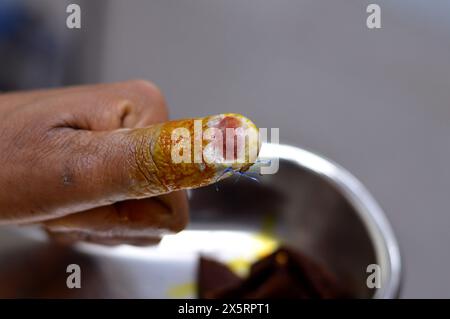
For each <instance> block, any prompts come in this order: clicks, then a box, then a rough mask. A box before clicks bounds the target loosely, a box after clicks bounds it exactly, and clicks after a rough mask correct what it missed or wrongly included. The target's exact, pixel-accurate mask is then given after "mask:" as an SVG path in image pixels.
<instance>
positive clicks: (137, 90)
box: [46, 80, 168, 131]
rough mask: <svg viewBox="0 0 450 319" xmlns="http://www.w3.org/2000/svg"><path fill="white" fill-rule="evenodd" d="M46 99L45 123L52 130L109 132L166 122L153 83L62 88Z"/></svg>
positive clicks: (163, 109)
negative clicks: (61, 90)
mask: <svg viewBox="0 0 450 319" xmlns="http://www.w3.org/2000/svg"><path fill="white" fill-rule="evenodd" d="M65 90H66V91H65V93H64V94H57V95H49V96H47V101H46V105H51V107H47V109H48V112H49V113H50V114H49V115H48V117H47V121H48V122H49V123H52V127H55V128H73V129H83V130H90V131H109V130H114V129H118V128H135V127H143V126H148V125H151V124H155V123H160V122H164V121H167V120H168V111H167V105H166V103H165V99H164V96H163V95H162V94H161V91H160V90H159V88H158V87H156V86H155V85H154V84H153V83H151V82H148V81H143V80H133V81H126V82H118V83H111V84H103V85H95V86H92V87H91V86H89V87H82V88H79V89H76V88H73V89H65Z"/></svg>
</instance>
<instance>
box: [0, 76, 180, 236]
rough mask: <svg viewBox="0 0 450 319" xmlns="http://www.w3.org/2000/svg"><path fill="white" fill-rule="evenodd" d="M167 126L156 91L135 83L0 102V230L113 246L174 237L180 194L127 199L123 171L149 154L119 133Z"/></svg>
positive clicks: (7, 97) (21, 95)
mask: <svg viewBox="0 0 450 319" xmlns="http://www.w3.org/2000/svg"><path fill="white" fill-rule="evenodd" d="M167 120H168V112H167V107H166V103H165V101H164V98H163V96H162V94H161V92H160V90H159V89H158V88H157V87H156V86H155V85H153V84H152V83H150V82H147V81H143V80H135V81H127V82H121V83H112V84H98V85H87V86H78V87H69V88H61V89H50V90H38V91H30V92H17V93H6V94H0V163H1V165H2V167H1V168H0V224H28V223H39V224H42V225H44V226H45V227H46V229H48V231H49V233H50V234H51V236H52V237H54V238H55V239H57V240H60V241H68V242H72V241H76V240H85V241H93V242H96V243H102V244H111V245H115V244H123V243H126V244H134V245H148V244H154V243H157V242H158V241H159V238H160V236H161V235H162V234H164V233H170V232H177V231H180V230H181V229H183V228H184V227H185V225H186V223H187V220H188V205H187V200H186V194H185V192H184V191H183V190H181V191H176V192H172V193H170V194H163V195H160V196H154V197H151V198H143V197H145V196H142V194H143V193H140V194H139V195H138V194H133V193H132V192H130V191H129V189H130V185H131V184H132V183H133V181H132V178H131V177H130V176H131V175H130V171H132V170H134V171H135V170H136V169H139V170H144V172H145V169H146V167H141V166H143V165H142V164H141V163H139V161H137V160H136V154H135V152H136V150H137V149H139V147H147V145H141V144H145V142H143V141H145V140H146V139H145V138H144V139H140V140H136V139H133V138H130V136H132V134H126V133H127V132H130V131H129V129H134V128H141V127H146V126H149V125H152V124H155V123H160V122H165V121H167ZM122 129H126V130H122ZM150 134H151V132H149V136H148V140H151V136H150ZM144 194H145V192H144Z"/></svg>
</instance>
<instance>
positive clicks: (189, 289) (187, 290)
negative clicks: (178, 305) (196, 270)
mask: <svg viewBox="0 0 450 319" xmlns="http://www.w3.org/2000/svg"><path fill="white" fill-rule="evenodd" d="M196 292H197V285H196V284H195V283H194V282H186V283H183V284H181V285H175V286H173V287H171V288H169V290H168V291H167V295H168V296H169V297H170V298H186V297H189V296H192V297H194V296H195V294H196Z"/></svg>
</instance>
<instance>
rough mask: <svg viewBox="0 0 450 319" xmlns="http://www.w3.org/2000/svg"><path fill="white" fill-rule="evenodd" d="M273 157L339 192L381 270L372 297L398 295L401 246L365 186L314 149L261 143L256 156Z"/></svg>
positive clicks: (394, 296) (381, 210) (385, 297)
mask: <svg viewBox="0 0 450 319" xmlns="http://www.w3.org/2000/svg"><path fill="white" fill-rule="evenodd" d="M274 157H275V158H279V159H283V160H288V161H291V162H294V163H296V164H297V165H299V166H301V167H302V168H304V169H306V170H307V171H309V172H311V173H313V174H315V175H319V176H320V177H321V178H323V179H325V180H326V181H327V182H328V183H330V184H331V185H332V186H334V187H335V188H336V189H337V190H338V191H339V192H341V193H342V195H343V196H344V197H345V198H346V199H347V200H348V202H349V203H350V205H352V206H353V207H354V209H355V211H356V212H357V213H358V215H359V216H360V218H361V221H362V222H363V224H364V225H365V227H366V229H367V231H368V233H369V237H370V239H371V241H372V244H373V246H374V249H375V256H376V259H377V262H378V265H380V267H381V269H382V270H384V271H382V273H381V285H380V288H376V289H377V290H376V292H375V293H374V295H373V298H374V299H389V298H397V297H398V295H399V292H400V285H401V268H402V263H401V256H400V249H399V246H398V242H397V239H396V237H395V235H394V232H393V230H392V227H391V225H390V223H389V221H388V219H387V217H386V215H385V213H384V211H383V209H382V208H381V207H380V205H379V204H378V203H377V202H376V200H375V199H374V198H373V196H372V195H371V194H370V192H369V191H368V190H367V188H366V187H365V186H364V185H363V184H362V183H361V182H360V181H359V180H358V179H357V178H356V177H355V176H354V175H353V174H351V173H350V172H349V171H347V170H346V169H345V168H343V167H342V166H340V165H339V164H337V163H335V162H334V161H332V160H330V159H328V158H326V157H324V156H321V155H318V154H317V153H315V152H312V151H308V150H305V149H303V148H300V147H297V146H292V145H287V144H274V143H263V144H262V147H261V151H260V154H259V158H262V159H264V158H265V159H273V158H274Z"/></svg>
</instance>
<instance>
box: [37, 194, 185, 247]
mask: <svg viewBox="0 0 450 319" xmlns="http://www.w3.org/2000/svg"><path fill="white" fill-rule="evenodd" d="M187 221H188V206H187V200H186V198H185V194H184V193H182V192H175V193H172V194H168V195H164V196H163V198H148V199H141V200H129V201H124V202H120V203H116V204H113V205H109V206H103V207H98V208H94V209H91V210H88V211H84V212H81V213H75V214H71V215H67V216H64V217H60V218H56V219H52V220H49V221H46V222H43V225H45V226H46V228H47V229H48V230H50V231H53V232H58V233H64V232H66V233H69V234H70V233H81V234H86V235H90V236H96V237H102V238H132V237H135V238H143V237H145V238H154V237H159V236H162V235H163V234H167V233H173V232H178V231H180V230H182V229H183V228H184V227H185V226H186V224H187Z"/></svg>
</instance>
